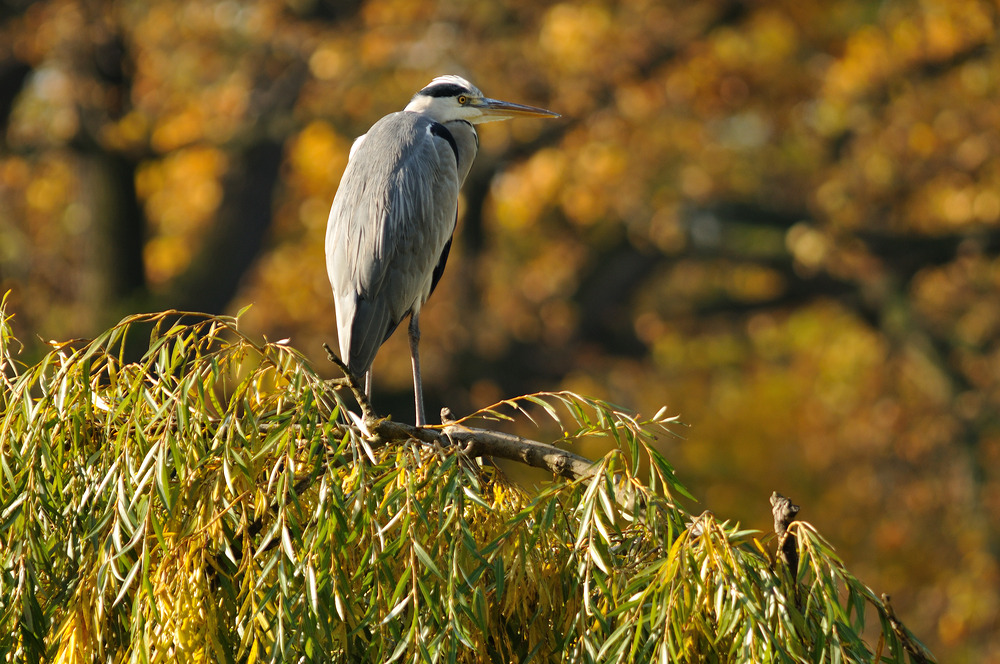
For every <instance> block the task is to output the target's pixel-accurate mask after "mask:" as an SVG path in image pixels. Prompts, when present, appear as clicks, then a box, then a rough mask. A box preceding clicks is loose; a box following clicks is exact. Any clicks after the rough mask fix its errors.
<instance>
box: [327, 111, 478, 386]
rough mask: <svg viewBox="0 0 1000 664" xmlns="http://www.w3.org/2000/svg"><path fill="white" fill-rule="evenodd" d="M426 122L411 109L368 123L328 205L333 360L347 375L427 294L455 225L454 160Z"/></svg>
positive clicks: (364, 366)
mask: <svg viewBox="0 0 1000 664" xmlns="http://www.w3.org/2000/svg"><path fill="white" fill-rule="evenodd" d="M435 124H436V123H433V122H432V121H430V120H428V119H426V118H423V117H421V116H419V115H415V114H413V113H394V114H392V115H388V116H386V117H385V118H383V119H382V120H380V121H379V122H377V123H376V124H375V125H374V126H373V127H372V128H371V130H370V131H369V132H368V134H366V136H365V138H364V140H363V141H360V142H359V143H357V144H356V146H355V149H354V150H353V151H352V155H351V159H350V161H349V163H348V166H347V169H346V170H345V171H344V177H343V179H342V180H341V183H340V187H339V188H338V190H337V195H336V197H335V198H334V201H333V207H332V209H331V210H330V218H329V221H328V224H327V234H326V259H327V272H328V275H329V277H330V285H331V287H332V288H333V293H334V298H335V301H336V307H337V331H338V336H339V340H340V352H341V357H342V358H343V359H344V360H345V361H346V362H347V364H348V366H349V367H350V368H351V371H353V372H354V373H355V374H356V375H361V374H363V373H365V372H366V371H368V369H369V368H370V367H371V364H372V361H374V359H375V354H376V353H377V352H378V349H379V347H380V346H381V345H382V343H383V342H384V341H385V340H386V339H388V337H389V335H391V334H392V332H393V331H394V330H395V329H396V326H397V325H399V323H400V321H402V320H403V318H405V317H406V315H407V314H409V313H410V312H413V311H419V309H420V306H421V305H422V304H423V303H424V302H425V301H426V300H427V297H428V296H429V295H430V291H431V288H432V285H433V281H434V273H435V267H436V266H437V265H438V264H439V262H440V259H441V257H442V254H443V252H444V251H445V248H446V246H447V244H448V242H449V240H450V238H451V234H452V232H453V231H454V228H455V220H456V215H457V206H458V187H459V182H458V170H457V164H456V157H455V153H454V150H453V148H452V147H451V145H450V144H449V142H448V141H447V140H443V139H442V138H441V137H440V136H438V135H436V134H435V133H432V132H431V127H432V126H433V125H435ZM437 127H438V128H440V125H437Z"/></svg>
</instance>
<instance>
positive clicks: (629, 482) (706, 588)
mask: <svg viewBox="0 0 1000 664" xmlns="http://www.w3.org/2000/svg"><path fill="white" fill-rule="evenodd" d="M2 311H3V310H2V309H0V312H2ZM8 323H9V318H8V317H7V314H6V313H0V381H2V385H0V387H2V390H0V418H2V419H0V473H2V476H3V481H2V482H0V652H3V653H5V660H4V661H7V662H13V661H38V660H41V659H50V660H51V661H59V662H91V661H97V660H99V661H107V662H121V661H153V662H168V661H169V662H174V661H219V662H226V661H231V662H235V661H241V662H255V661H274V662H284V661H296V662H297V661H323V662H328V661H345V662H346V661H413V662H422V661H427V662H430V661H461V662H480V661H492V662H510V661H536V662H545V661H567V662H625V661H671V662H710V661H727V662H736V661H746V662H751V661H753V662H826V661H845V662H861V661H865V662H869V661H872V660H873V657H881V658H883V659H882V661H893V662H903V661H907V658H909V659H910V661H918V660H916V659H914V657H918V656H919V655H918V651H916V650H913V649H912V647H911V648H910V654H909V655H907V648H906V647H904V642H903V640H906V639H909V638H911V637H909V636H908V634H907V633H906V632H905V630H904V629H903V628H901V627H900V626H898V625H894V624H892V623H891V621H890V618H889V615H890V614H888V613H887V611H886V608H885V606H884V605H883V604H882V602H881V601H880V600H878V599H877V598H876V597H875V595H873V593H872V592H871V591H870V590H869V589H868V588H867V587H866V586H865V585H863V584H862V583H861V582H859V581H858V580H857V579H856V578H854V577H853V576H852V575H851V574H850V573H849V572H848V571H847V570H846V569H845V568H844V566H843V564H842V563H841V562H840V560H839V559H838V558H837V556H836V554H835V553H834V552H833V550H832V547H831V546H830V545H829V544H828V543H827V542H826V541H825V540H824V539H823V537H822V536H821V535H820V534H819V533H818V532H817V531H816V530H815V529H814V528H813V527H812V526H810V525H808V524H807V523H798V524H793V526H792V528H791V531H790V532H791V533H793V534H794V536H795V537H796V538H797V541H798V550H799V554H800V557H801V560H800V561H799V564H798V570H797V572H796V571H793V570H789V569H788V568H787V566H786V565H784V564H782V563H780V562H778V561H777V560H775V559H774V558H773V557H772V555H771V554H770V553H769V548H770V545H769V544H768V542H767V538H764V539H763V540H762V539H761V538H760V534H759V533H755V532H748V531H741V530H740V529H739V527H738V526H736V525H733V524H731V523H729V522H726V521H720V520H718V519H716V518H715V517H714V516H713V515H712V514H711V513H708V512H706V513H704V514H701V515H698V516H696V515H693V514H692V513H690V512H688V511H687V510H686V509H685V508H684V507H683V506H682V505H681V504H680V503H679V502H678V499H680V498H682V497H683V496H685V495H686V490H685V489H684V488H683V487H682V486H681V485H680V484H679V482H678V480H677V478H676V477H675V476H674V473H673V469H672V468H671V466H670V464H669V463H668V461H667V460H666V459H665V458H664V456H663V455H662V454H661V453H660V452H659V451H658V450H657V437H658V436H667V435H669V429H668V427H669V426H670V425H671V423H672V422H673V420H672V419H671V418H666V417H663V415H662V413H660V414H657V416H655V417H653V418H651V419H643V418H640V417H638V416H635V415H631V414H628V413H626V412H624V411H623V410H622V409H619V408H617V407H614V406H611V405H610V404H607V403H604V402H600V401H596V400H592V399H588V398H585V397H582V396H579V395H575V394H571V393H552V394H538V395H531V396H530V397H525V398H521V399H514V400H510V401H508V402H506V403H505V404H499V405H497V406H496V407H493V408H490V409H486V410H484V411H483V412H482V413H480V414H478V415H477V416H474V417H472V418H469V419H466V420H463V424H467V425H470V426H471V423H472V422H473V421H474V420H476V419H481V420H487V421H495V420H496V419H497V418H496V415H498V414H502V413H503V412H513V413H514V415H515V416H517V417H521V416H524V415H528V412H529V410H534V411H538V414H541V413H545V415H544V417H545V418H546V419H548V418H551V420H552V421H553V422H554V423H555V424H556V425H557V427H558V429H559V431H560V432H561V433H560V435H559V439H560V440H559V442H560V443H561V444H569V445H573V443H574V442H575V441H577V440H579V439H581V438H582V437H589V436H603V437H607V438H608V439H609V440H610V441H613V442H614V449H613V451H611V452H610V453H609V454H607V455H606V456H605V457H604V458H602V459H599V460H598V461H597V462H596V463H595V466H594V472H593V474H592V475H590V476H588V477H585V478H579V479H576V480H562V479H559V480H553V481H551V482H548V483H546V484H545V485H544V486H542V487H541V488H537V489H533V490H531V491H528V490H525V489H522V488H518V487H515V486H513V485H512V484H511V483H510V482H509V481H508V480H507V479H506V477H505V475H504V473H503V472H502V470H500V469H499V468H498V467H497V466H495V465H494V464H493V463H492V462H491V461H490V460H489V459H478V460H477V459H473V458H469V457H468V456H467V455H465V454H464V453H463V452H462V450H460V449H456V448H455V447H454V446H447V445H428V444H426V443H420V442H418V441H416V440H407V441H385V440H378V439H374V438H369V437H366V436H364V435H362V434H361V433H360V430H361V429H362V428H363V427H360V428H359V427H358V426H357V425H356V424H354V425H352V418H351V417H349V416H348V415H347V414H346V406H345V403H344V402H343V401H342V400H341V396H340V395H339V394H338V392H337V391H335V390H334V389H333V387H332V386H331V385H330V384H329V383H327V382H325V381H324V380H322V379H321V378H320V377H319V376H318V375H317V374H316V373H315V372H314V370H313V369H312V368H311V367H310V366H309V365H308V364H307V363H306V362H305V361H304V360H303V358H302V356H301V355H300V354H299V353H297V352H296V351H295V350H293V349H292V348H290V347H288V346H287V345H286V344H284V343H282V342H277V343H272V342H266V341H265V342H258V341H254V340H252V339H251V338H249V337H247V336H245V335H243V334H241V332H240V329H239V319H238V318H227V317H207V316H200V317H195V316H192V315H183V316H181V315H179V314H176V313H173V312H171V313H163V314H155V315H140V316H132V317H129V318H127V319H125V320H124V321H122V322H121V323H120V324H118V325H116V326H115V327H114V328H112V329H110V330H109V331H107V332H105V333H104V334H102V335H101V336H99V337H97V338H96V339H94V340H93V341H89V342H80V343H65V344H53V347H52V349H51V351H50V352H49V353H48V354H47V355H45V356H44V357H43V358H42V359H41V360H40V361H39V362H38V363H37V364H35V365H33V366H26V365H23V364H21V363H19V362H18V359H17V350H18V342H17V341H16V340H15V339H14V338H13V336H12V335H11V333H10V327H9V324H8ZM138 335H148V337H149V342H148V350H147V351H146V352H145V354H144V355H143V356H142V359H141V360H139V361H137V362H127V361H126V360H125V359H124V358H125V355H124V350H123V349H124V348H125V346H126V344H127V343H128V340H129V339H130V338H134V337H136V336H138ZM505 405H506V406H508V407H509V406H513V409H512V411H511V409H510V408H508V409H507V410H506V411H505V410H504V409H503V407H504V406H505ZM529 417H530V415H529ZM762 503H764V501H763V500H762ZM866 620H867V622H866ZM866 630H867V631H866ZM863 635H864V636H866V637H868V638H869V639H872V640H870V641H866V640H865V639H864V638H863Z"/></svg>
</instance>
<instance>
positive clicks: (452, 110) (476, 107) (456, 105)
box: [404, 75, 559, 124]
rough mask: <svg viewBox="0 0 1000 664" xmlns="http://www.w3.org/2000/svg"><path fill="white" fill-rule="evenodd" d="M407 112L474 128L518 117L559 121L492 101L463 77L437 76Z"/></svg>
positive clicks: (540, 112)
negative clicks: (473, 126)
mask: <svg viewBox="0 0 1000 664" xmlns="http://www.w3.org/2000/svg"><path fill="white" fill-rule="evenodd" d="M404 110H407V111H411V112H414V113H423V114H425V115H427V116H429V117H431V118H433V119H435V120H437V121H438V122H448V121H450V120H466V121H467V122H471V123H472V124H482V123H484V122H494V121H496V120H509V119H510V118H513V117H516V116H524V117H536V118H558V117H559V114H558V113H553V112H552V111H547V110H545V109H544V108H537V107H535V106H525V105H523V104H514V103H512V102H509V101H500V100H499V99H490V98H489V97H486V96H485V95H483V93H482V92H481V91H480V90H479V88H477V87H476V86H474V85H473V84H472V83H469V82H468V81H467V80H465V79H464V78H462V77H461V76H454V75H448V76H438V77H437V78H435V79H434V80H433V81H431V82H430V83H428V84H427V86H426V87H425V88H424V89H422V90H421V91H420V92H418V93H417V94H415V95H413V99H411V100H410V103H409V104H407V105H406V108H405V109H404Z"/></svg>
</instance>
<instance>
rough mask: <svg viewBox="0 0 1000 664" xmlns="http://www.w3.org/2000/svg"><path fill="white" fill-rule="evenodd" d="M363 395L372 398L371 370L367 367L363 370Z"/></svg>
mask: <svg viewBox="0 0 1000 664" xmlns="http://www.w3.org/2000/svg"><path fill="white" fill-rule="evenodd" d="M365 396H366V397H368V400H369V401H371V400H372V370H371V369H369V370H368V371H366V372H365Z"/></svg>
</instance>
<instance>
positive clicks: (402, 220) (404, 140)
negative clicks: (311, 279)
mask: <svg viewBox="0 0 1000 664" xmlns="http://www.w3.org/2000/svg"><path fill="white" fill-rule="evenodd" d="M514 116H532V117H542V118H554V117H559V115H558V114H557V113H553V112H551V111H547V110H545V109H542V108H536V107H534V106H524V105H521V104H514V103H511V102H506V101H499V100H496V99H490V98H488V97H485V96H484V95H483V93H482V92H480V91H479V89H478V88H476V87H475V86H474V85H472V84H471V83H469V82H468V81H467V80H465V79H464V78H461V77H459V76H439V77H438V78H435V79H434V80H433V81H431V82H430V83H429V84H428V85H427V86H426V87H425V88H423V89H422V90H420V91H419V92H417V93H416V94H415V95H414V96H413V98H412V99H411V100H410V103H409V104H407V106H406V107H405V108H404V109H403V110H402V111H400V112H397V113H391V114H389V115H387V116H385V117H384V118H382V119H381V120H379V121H378V122H376V123H375V124H374V125H372V127H371V129H369V130H368V133H366V134H365V135H363V136H361V137H360V138H358V139H357V140H355V141H354V145H352V146H351V152H350V156H349V158H348V163H347V168H346V169H345V170H344V175H343V178H342V179H341V181H340V186H339V187H338V189H337V194H336V196H335V197H334V199H333V207H332V208H331V209H330V218H329V221H328V222H327V227H326V268H327V274H328V275H329V277H330V285H331V286H332V288H333V295H334V300H335V304H336V309H337V332H338V336H339V342H340V355H341V359H342V360H343V361H344V362H345V363H346V364H347V367H348V369H350V371H351V373H352V374H354V376H356V377H359V378H360V377H361V376H364V379H365V391H366V392H367V394H368V396H369V397H370V396H371V388H372V375H371V366H372V362H373V361H374V360H375V354H376V353H377V352H378V349H379V348H380V347H381V346H382V344H383V343H385V341H386V340H387V339H388V338H389V337H390V336H391V335H392V333H393V332H394V331H395V329H396V327H397V326H398V325H399V324H400V322H401V321H402V320H403V319H404V318H406V316H409V317H410V323H409V328H408V332H409V341H410V359H411V362H412V365H413V395H414V402H415V409H416V424H417V426H423V425H424V424H425V423H426V419H425V418H424V405H423V390H422V387H421V380H420V355H419V352H418V345H419V340H420V324H419V316H420V308H421V307H422V306H423V304H424V303H425V302H426V301H427V298H428V297H430V294H431V291H433V290H434V288H435V286H437V283H438V280H439V279H440V278H441V274H442V272H443V271H444V265H445V261H447V259H448V251H449V249H450V248H451V238H452V234H453V233H454V231H455V225H456V223H457V221H458V192H459V189H460V188H461V186H462V183H463V182H464V181H465V178H466V176H467V175H468V174H469V169H470V168H471V167H472V161H473V160H474V159H475V157H476V153H477V152H478V151H479V136H478V135H477V134H476V128H475V125H477V124H482V123H484V122H491V121H494V120H507V119H510V118H512V117H514Z"/></svg>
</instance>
